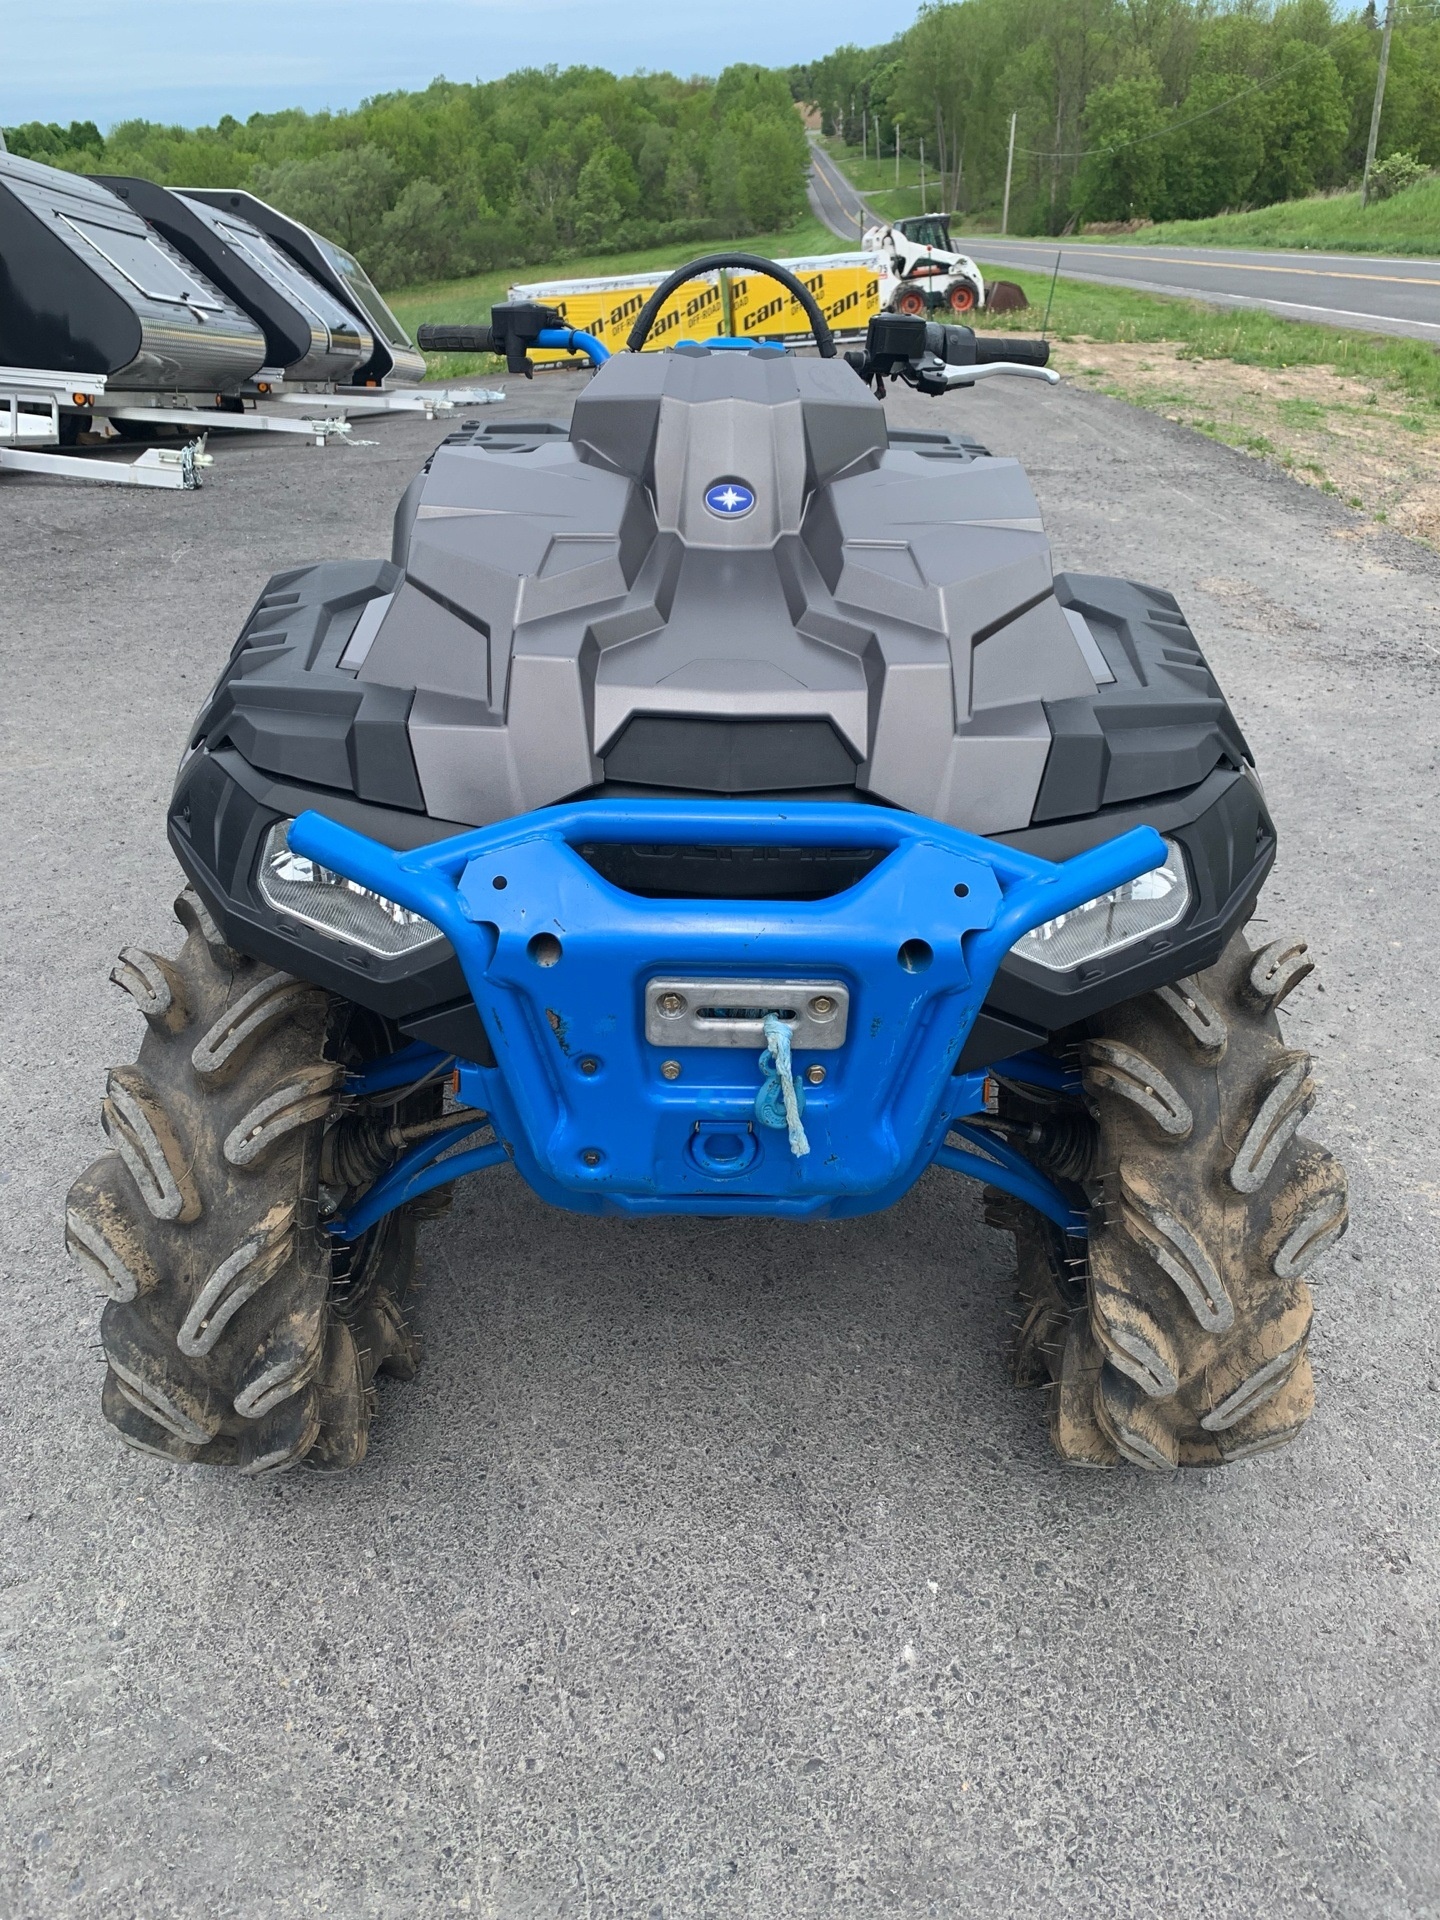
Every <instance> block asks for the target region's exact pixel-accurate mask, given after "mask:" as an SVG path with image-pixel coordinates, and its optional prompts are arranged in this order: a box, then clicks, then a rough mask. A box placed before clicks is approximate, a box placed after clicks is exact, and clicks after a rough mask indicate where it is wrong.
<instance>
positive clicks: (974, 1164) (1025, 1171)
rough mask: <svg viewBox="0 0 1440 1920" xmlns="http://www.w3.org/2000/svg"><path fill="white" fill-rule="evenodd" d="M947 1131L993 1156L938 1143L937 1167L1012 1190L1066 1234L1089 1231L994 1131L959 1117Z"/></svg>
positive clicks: (1058, 1194) (1050, 1184)
mask: <svg viewBox="0 0 1440 1920" xmlns="http://www.w3.org/2000/svg"><path fill="white" fill-rule="evenodd" d="M950 1132H951V1133H958V1134H959V1135H960V1137H961V1139H962V1140H968V1141H970V1142H971V1143H972V1145H974V1146H977V1147H979V1148H981V1149H982V1150H983V1152H984V1153H985V1154H990V1155H992V1156H993V1158H992V1159H984V1158H982V1157H981V1154H979V1153H971V1152H970V1151H969V1150H968V1149H966V1148H964V1147H951V1146H947V1145H943V1144H942V1145H941V1146H940V1147H938V1148H937V1149H936V1152H935V1164H936V1166H937V1167H948V1168H949V1169H950V1170H951V1172H952V1173H963V1174H966V1175H968V1176H969V1178H970V1179H972V1180H981V1181H983V1182H984V1183H985V1184H986V1185H987V1186H991V1187H999V1188H1000V1190H1001V1192H1002V1193H1013V1194H1014V1196H1015V1198H1016V1199H1017V1200H1024V1201H1025V1202H1026V1203H1027V1204H1028V1205H1030V1206H1032V1207H1034V1209H1035V1211H1036V1212H1037V1213H1043V1214H1044V1215H1045V1218H1046V1219H1047V1220H1053V1221H1054V1222H1055V1224H1056V1226H1057V1227H1060V1228H1062V1229H1063V1231H1064V1232H1066V1233H1073V1234H1076V1235H1084V1234H1086V1233H1088V1232H1089V1223H1088V1221H1087V1220H1086V1218H1085V1215H1084V1214H1083V1213H1078V1212H1076V1210H1075V1208H1074V1207H1072V1206H1071V1205H1070V1202H1069V1201H1068V1200H1067V1199H1066V1198H1065V1195H1064V1194H1063V1193H1062V1192H1061V1191H1060V1189H1059V1187H1057V1186H1056V1184H1055V1182H1054V1181H1053V1180H1050V1179H1048V1178H1047V1177H1046V1176H1045V1175H1044V1174H1043V1173H1041V1172H1040V1170H1039V1168H1038V1167H1034V1166H1032V1165H1031V1164H1030V1162H1029V1161H1028V1160H1027V1159H1026V1158H1025V1156H1024V1154H1022V1153H1017V1152H1016V1151H1015V1149H1014V1147H1010V1146H1007V1145H1006V1144H1005V1142H1004V1141H1003V1140H997V1139H996V1138H995V1136H994V1134H992V1133H989V1132H987V1131H986V1130H985V1129H984V1128H983V1127H970V1126H966V1124H965V1123H964V1121H963V1120H956V1121H952V1122H951V1125H950Z"/></svg>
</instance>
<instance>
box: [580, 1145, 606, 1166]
mask: <svg viewBox="0 0 1440 1920" xmlns="http://www.w3.org/2000/svg"><path fill="white" fill-rule="evenodd" d="M580 1158H581V1159H582V1160H583V1161H584V1162H585V1164H586V1166H587V1167H598V1166H599V1164H600V1159H601V1154H600V1149H599V1148H598V1147H586V1149H585V1151H584V1152H583V1153H582V1154H581V1156H580Z"/></svg>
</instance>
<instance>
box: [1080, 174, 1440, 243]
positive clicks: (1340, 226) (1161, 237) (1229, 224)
mask: <svg viewBox="0 0 1440 1920" xmlns="http://www.w3.org/2000/svg"><path fill="white" fill-rule="evenodd" d="M1099 237H1100V236H1096V235H1092V236H1091V238H1092V239H1096V238H1099ZM1124 241H1125V244H1126V245H1127V246H1146V247H1148V246H1164V245H1165V244H1167V242H1168V243H1169V244H1170V245H1171V246H1175V245H1177V244H1181V243H1183V244H1184V245H1186V246H1192V247H1194V246H1200V247H1296V248H1306V247H1308V248H1313V249H1314V250H1315V251H1316V252H1322V253H1420V254H1440V179H1432V180H1421V181H1418V182H1417V183H1416V185H1414V186H1413V187H1407V188H1406V190H1405V192H1404V193H1397V194H1396V195H1395V197H1394V199H1393V200H1375V201H1372V202H1371V204H1370V205H1369V206H1368V207H1365V208H1364V209H1363V210H1362V208H1361V205H1360V195H1359V194H1358V193H1330V194H1317V195H1316V196H1315V197H1314V198H1312V199H1309V200H1282V201H1280V202H1279V204H1278V205H1276V206H1273V207H1258V208H1256V210H1255V211H1254V212H1253V213H1221V214H1217V215H1216V216H1215V218H1214V219H1213V220H1166V221H1163V222H1161V223H1160V224H1158V225H1156V226H1153V227H1142V228H1141V229H1140V230H1139V232H1138V233H1132V234H1127V235H1125V236H1124ZM1066 245H1067V246H1068V245H1069V242H1068V241H1067V242H1066Z"/></svg>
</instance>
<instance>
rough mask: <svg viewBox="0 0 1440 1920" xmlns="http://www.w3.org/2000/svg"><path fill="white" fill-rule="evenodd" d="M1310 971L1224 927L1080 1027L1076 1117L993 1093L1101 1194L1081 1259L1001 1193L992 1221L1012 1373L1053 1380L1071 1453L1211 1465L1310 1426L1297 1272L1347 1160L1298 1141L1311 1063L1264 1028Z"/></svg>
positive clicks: (1058, 1170) (1164, 1464)
mask: <svg viewBox="0 0 1440 1920" xmlns="http://www.w3.org/2000/svg"><path fill="white" fill-rule="evenodd" d="M1309 971H1310V963H1309V961H1308V960H1307V959H1306V958H1305V948H1304V946H1303V943H1300V942H1288V943H1287V942H1284V941H1277V942H1275V943H1274V944H1273V945H1271V946H1267V947H1265V948H1263V949H1262V950H1260V951H1258V952H1257V951H1254V950H1252V949H1251V947H1250V946H1249V944H1248V943H1247V942H1246V940H1245V939H1244V938H1243V937H1238V936H1237V938H1236V939H1234V940H1232V941H1231V943H1230V945H1229V946H1228V947H1227V948H1226V950H1225V952H1224V954H1223V955H1222V956H1221V958H1220V960H1219V962H1218V964H1217V965H1216V966H1214V967H1212V968H1210V969H1209V970H1208V971H1207V972H1205V973H1202V974H1199V975H1197V976H1196V977H1194V978H1192V979H1186V980H1180V981H1177V982H1176V983H1175V984H1174V985H1173V986H1167V987H1161V988H1159V989H1158V990H1157V991H1155V992H1154V993H1150V994H1145V995H1142V996H1141V997H1139V998H1138V999H1135V1000H1131V1001H1127V1002H1125V1003H1124V1004H1123V1005H1121V1006H1119V1007H1116V1008H1113V1009H1112V1010H1111V1011H1109V1012H1108V1013H1106V1014H1103V1015H1102V1016H1100V1017H1099V1018H1097V1019H1096V1020H1094V1021H1092V1022H1091V1023H1090V1024H1089V1027H1088V1029H1087V1031H1086V1033H1085V1034H1084V1036H1083V1037H1080V1036H1076V1037H1077V1039H1078V1052H1079V1058H1080V1062H1081V1065H1082V1069H1083V1076H1084V1099H1085V1108H1086V1110H1087V1112H1086V1113H1082V1112H1080V1111H1079V1110H1078V1109H1075V1108H1073V1107H1072V1108H1071V1110H1069V1111H1068V1112H1067V1111H1063V1110H1062V1109H1057V1108H1056V1107H1051V1108H1049V1109H1046V1108H1045V1107H1044V1106H1043V1105H1042V1104H1041V1103H1038V1102H1037V1100H1036V1098H1035V1095H1034V1090H1033V1089H1020V1088H1018V1087H1007V1086H1004V1085H1003V1083H1002V1087H1003V1091H1002V1098H1001V1114H1002V1116H1006V1115H1008V1116H1009V1119H1008V1122H1007V1124H1008V1125H1009V1126H1010V1127H1011V1128H1012V1129H1015V1128H1017V1127H1018V1128H1019V1129H1021V1131H1020V1132H1019V1134H1018V1137H1017V1133H1016V1131H1014V1130H1012V1131H1011V1133H1010V1137H1011V1138H1012V1139H1016V1140H1017V1144H1019V1143H1022V1142H1023V1139H1024V1137H1025V1135H1024V1131H1023V1130H1024V1128H1025V1125H1026V1123H1027V1122H1028V1123H1029V1126H1030V1128H1031V1133H1030V1137H1031V1138H1032V1139H1033V1140H1035V1141H1038V1142H1041V1143H1044V1144H1042V1145H1041V1148H1040V1153H1039V1156H1038V1157H1039V1158H1041V1160H1042V1161H1044V1159H1045V1157H1046V1154H1047V1152H1048V1154H1049V1156H1050V1163H1049V1165H1048V1166H1047V1171H1049V1172H1051V1173H1052V1174H1053V1175H1055V1176H1056V1177H1059V1178H1061V1179H1064V1178H1066V1177H1067V1176H1068V1177H1069V1178H1071V1179H1074V1180H1076V1181H1079V1182H1081V1183H1083V1186H1084V1189H1085V1192H1086V1194H1087V1195H1088V1196H1089V1198H1090V1200H1091V1203H1092V1204H1091V1208H1090V1222H1091V1232H1090V1239H1089V1243H1088V1249H1087V1250H1086V1252H1085V1253H1084V1254H1083V1256H1082V1255H1080V1254H1079V1252H1078V1249H1079V1248H1081V1247H1082V1246H1083V1244H1084V1243H1082V1242H1078V1241H1076V1240H1074V1239H1069V1238H1067V1236H1065V1235H1063V1234H1061V1233H1060V1232H1059V1230H1058V1229H1056V1228H1052V1227H1051V1226H1050V1225H1049V1223H1048V1222H1046V1221H1044V1220H1042V1219H1041V1218H1040V1217H1039V1216H1038V1215H1036V1214H1033V1213H1030V1212H1029V1210H1028V1209H1023V1208H1019V1207H1017V1206H1016V1205H1015V1203H1013V1202H1009V1201H1006V1200H1004V1199H1002V1198H1001V1197H1000V1196H998V1195H997V1196H994V1197H993V1198H992V1201H991V1205H990V1209H989V1217H990V1219H991V1220H992V1223H993V1224H995V1225H1003V1226H1006V1227H1008V1228H1009V1230H1010V1231H1011V1232H1013V1233H1014V1235H1015V1242H1016V1252H1017V1256H1018V1263H1019V1279H1020V1292H1021V1300H1022V1312H1023V1314H1024V1319H1023V1324H1022V1327H1021V1333H1020V1340H1019V1350H1018V1354H1017V1363H1016V1372H1017V1378H1018V1379H1019V1380H1020V1382H1021V1383H1022V1384H1034V1385H1041V1384H1049V1385H1050V1386H1051V1388H1052V1394H1051V1418H1050V1431H1051V1437H1052V1439H1053V1441H1054V1444H1055V1447H1056V1450H1057V1451H1058V1452H1059V1453H1060V1454H1061V1455H1062V1457H1063V1458H1065V1459H1066V1460H1070V1461H1073V1462H1075V1463H1076V1464H1079V1465H1085V1466H1097V1467H1108V1466H1113V1465H1115V1464H1116V1463H1117V1462H1118V1461H1120V1460H1126V1461H1130V1462H1133V1463H1134V1464H1135V1465H1138V1466H1143V1467H1153V1468H1162V1469H1163V1468H1171V1467H1176V1466H1182V1467H1208V1466H1219V1465H1222V1464H1223V1463H1225V1462H1227V1461H1232V1460H1239V1459H1242V1458H1244V1457H1245V1456H1246V1455H1248V1454H1254V1453H1260V1452H1263V1451H1265V1450H1267V1449H1268V1448H1271V1447H1277V1446H1280V1445H1283V1444H1284V1443H1285V1442H1286V1441H1288V1440H1292V1439H1294V1438H1295V1436H1296V1434H1297V1433H1298V1432H1299V1430H1300V1428H1301V1427H1302V1426H1303V1424H1304V1423H1305V1421H1306V1420H1307V1419H1308V1418H1309V1416H1310V1413H1311V1411H1312V1409H1313V1407H1314V1401H1315V1392H1314V1382H1313V1379H1312V1377H1311V1371H1310V1361H1309V1357H1308V1355H1307V1352H1306V1344H1307V1339H1308V1336H1309V1332H1310V1317H1311V1300H1310V1290H1309V1288H1308V1287H1307V1285H1306V1284H1305V1281H1304V1279H1303V1278H1302V1275H1303V1274H1304V1272H1305V1271H1306V1269H1307V1268H1308V1267H1309V1266H1310V1265H1311V1263H1312V1262H1313V1261H1314V1260H1315V1259H1316V1258H1317V1257H1318V1256H1319V1255H1320V1254H1321V1253H1322V1252H1324V1251H1325V1249H1326V1248H1328V1247H1330V1246H1332V1245H1333V1244H1334V1243H1335V1241H1337V1240H1338V1239H1339V1238H1340V1236H1341V1234H1342V1233H1344V1231H1345V1228H1346V1225H1347V1220H1348V1210H1347V1202H1346V1187H1345V1175H1344V1171H1343V1169H1342V1168H1341V1166H1340V1164H1339V1162H1338V1161H1337V1160H1336V1159H1335V1158H1334V1157H1333V1155H1331V1154H1329V1153H1327V1152H1326V1150H1325V1149H1324V1148H1323V1147H1320V1146H1316V1145H1315V1144H1313V1143H1312V1142H1311V1141H1309V1140H1306V1139H1304V1138H1303V1137H1301V1135H1300V1133H1299V1128H1300V1125H1301V1123H1302V1121H1303V1120H1304V1118H1305V1116H1306V1115H1307V1114H1308V1113H1309V1111H1310V1109H1311V1107H1312V1106H1313V1105H1314V1101H1315V1084H1314V1081H1313V1080H1312V1079H1311V1077H1310V1059H1309V1056H1308V1055H1307V1054H1305V1053H1303V1052H1300V1051H1299V1050H1297V1049H1294V1048H1290V1047H1287V1046H1286V1045H1285V1044H1284V1041H1283V1039H1282V1037H1281V1033H1280V1026H1279V1022H1278V1020H1277V1019H1276V1015H1275V1009H1276V1007H1277V1006H1278V1005H1279V1003H1280V1001H1281V1000H1283V998H1284V997H1285V995H1286V994H1287V993H1288V992H1289V991H1290V989H1291V988H1292V987H1294V986H1295V985H1296V984H1297V982H1298V981H1299V980H1300V979H1301V978H1303V977H1304V975H1305V974H1306V973H1308V972H1309ZM1072 1057H1073V1055H1072ZM1087 1114H1088V1117H1087ZM1078 1197H1079V1194H1078V1192H1077V1198H1078Z"/></svg>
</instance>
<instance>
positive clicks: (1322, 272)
mask: <svg viewBox="0 0 1440 1920" xmlns="http://www.w3.org/2000/svg"><path fill="white" fill-rule="evenodd" d="M1035 244H1036V251H1037V252H1039V251H1042V250H1043V251H1044V252H1047V253H1048V252H1049V248H1048V247H1047V248H1043V249H1042V248H1041V246H1040V243H1038V242H1036V243H1035ZM1061 251H1063V249H1061ZM1071 251H1072V253H1078V254H1079V255H1080V257H1081V259H1082V260H1083V259H1084V258H1085V255H1086V254H1087V253H1089V252H1091V251H1092V249H1091V248H1089V247H1075V248H1072V250H1071ZM1093 252H1094V253H1095V254H1097V255H1098V256H1099V258H1101V259H1102V260H1153V261H1154V262H1155V264H1156V265H1157V266H1161V267H1209V268H1210V269H1211V271H1212V272H1222V273H1298V274H1303V275H1305V276H1307V277H1308V278H1309V279H1311V280H1375V281H1384V282H1386V283H1388V284H1390V285H1392V286H1397V287H1434V288H1435V290H1436V292H1437V293H1440V267H1437V269H1436V271H1435V273H1434V274H1433V275H1427V274H1423V273H1347V272H1346V271H1345V269H1344V268H1343V267H1269V266H1262V265H1261V263H1260V262H1259V261H1258V260H1197V259H1195V257H1194V256H1193V255H1186V254H1182V255H1179V256H1178V257H1177V256H1176V255H1174V254H1169V253H1152V252H1151V251H1150V249H1149V248H1148V247H1143V248H1142V247H1127V248H1121V247H1103V248H1102V247H1096V248H1094V249H1093ZM1061 272H1062V274H1063V272H1064V268H1063V267H1062V268H1061Z"/></svg>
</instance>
